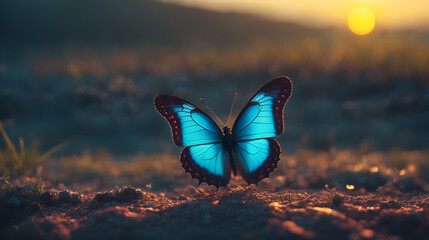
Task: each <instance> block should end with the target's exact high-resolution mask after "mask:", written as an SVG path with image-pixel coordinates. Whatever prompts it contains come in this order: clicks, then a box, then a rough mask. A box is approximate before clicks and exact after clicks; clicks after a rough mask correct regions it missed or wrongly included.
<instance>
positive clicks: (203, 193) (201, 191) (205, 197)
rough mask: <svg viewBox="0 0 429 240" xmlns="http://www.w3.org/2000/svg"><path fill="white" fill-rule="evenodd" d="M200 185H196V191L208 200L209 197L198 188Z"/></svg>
mask: <svg viewBox="0 0 429 240" xmlns="http://www.w3.org/2000/svg"><path fill="white" fill-rule="evenodd" d="M199 186H200V185H199V184H198V185H197V186H196V187H197V191H198V192H200V193H201V195H203V197H204V198H205V199H206V200H207V201H209V199H208V198H207V197H206V195H204V193H203V192H202V191H201V190H200V189H199V188H198V187H199Z"/></svg>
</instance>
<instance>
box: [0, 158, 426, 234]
mask: <svg viewBox="0 0 429 240" xmlns="http://www.w3.org/2000/svg"><path fill="white" fill-rule="evenodd" d="M312 154H313V155H312ZM345 154H347V151H343V152H337V153H335V154H333V153H331V154H330V155H331V157H329V158H328V157H327V156H328V155H326V154H324V153H320V152H319V153H315V152H311V151H302V152H298V153H295V154H293V155H289V156H283V158H288V160H289V161H281V162H280V163H281V164H279V168H278V169H277V170H276V171H275V173H273V174H272V175H271V178H270V179H265V180H263V181H262V182H261V183H260V184H259V185H258V186H257V187H256V186H254V185H252V186H250V187H248V186H246V184H245V183H244V182H243V181H242V180H241V179H240V178H233V179H232V181H231V183H230V184H229V189H224V188H221V189H219V191H217V192H216V188H213V187H209V186H207V185H205V184H202V185H201V186H200V187H199V188H198V190H200V191H201V192H200V191H198V190H197V189H196V187H195V183H196V180H195V179H191V177H190V176H189V175H188V174H186V173H184V171H183V169H181V168H180V164H178V160H177V159H175V157H174V156H169V155H166V156H164V155H163V156H151V157H148V156H140V157H137V158H136V159H134V160H132V161H130V162H123V163H122V164H119V163H117V162H114V161H113V160H109V156H108V155H106V156H104V158H102V159H104V160H98V161H102V164H98V165H97V164H96V163H91V164H88V163H87V164H86V165H85V164H83V162H88V160H85V156H81V157H76V158H74V159H73V162H74V165H77V166H79V165H80V166H81V168H78V167H75V169H74V170H73V168H71V167H70V165H67V164H65V162H70V159H59V160H58V159H57V160H55V161H50V162H47V163H46V164H45V165H44V167H45V173H44V178H43V181H42V180H40V179H37V178H26V177H20V178H2V179H1V192H0V199H1V202H0V221H1V235H2V236H3V237H2V239H427V238H428V237H429V194H428V191H427V190H428V188H427V184H426V183H425V182H424V181H423V180H422V179H421V178H420V177H421V176H422V175H421V174H419V169H422V167H414V169H413V168H411V170H410V168H409V167H408V168H405V169H402V170H397V171H396V170H395V169H393V168H389V167H386V166H385V165H383V163H382V162H378V165H377V166H378V167H376V168H375V167H374V166H372V167H370V166H371V163H373V164H375V162H374V161H375V160H374V157H372V158H373V160H372V162H371V161H369V162H368V161H367V163H366V164H367V166H366V167H365V166H360V167H359V168H356V167H357V166H358V165H357V164H356V163H354V164H352V163H350V164H349V165H344V162H342V161H343V160H341V156H344V155H345ZM349 154H351V155H350V156H349V158H347V159H349V160H350V159H353V157H356V156H355V155H354V153H350V151H349ZM374 154H375V153H369V154H366V155H363V156H360V157H361V158H363V159H371V157H370V156H374ZM378 154H381V153H378ZM407 154H408V155H410V154H411V155H413V154H414V155H416V154H417V155H418V154H420V153H418V152H417V153H416V152H411V153H410V152H407V153H402V154H401V156H402V157H404V156H407ZM332 155H333V156H334V157H332ZM311 156H312V157H311ZM388 157H392V156H391V155H388V156H387V155H383V154H381V155H380V156H379V157H378V158H375V159H379V160H380V159H385V158H388ZM414 157H415V156H414ZM330 158H333V160H332V159H331V160H329V159H330ZM303 159H306V161H304V160H303ZM316 159H317V160H318V161H317V162H314V160H316ZM411 159H415V158H411ZM154 160H158V161H154ZM301 160H302V161H301ZM91 161H94V160H91ZM328 161H329V164H328ZM95 162H97V161H95ZM341 162H342V163H341ZM314 164H316V165H314ZM326 164H328V166H326ZM414 164H416V163H414ZM101 166H104V168H103V167H101ZM323 166H325V167H323ZM339 166H342V168H341V169H340V167H339ZM411 166H413V165H411ZM350 167H353V168H355V170H356V169H360V170H359V171H351V170H350V171H347V169H350ZM49 169H51V170H49ZM65 169H68V172H67V171H66V170H65ZM84 169H85V171H86V172H83V170H84ZM88 169H92V170H91V171H92V172H88V171H89V170H88ZM108 169H110V170H108ZM389 169H390V170H389ZM53 173H57V174H53ZM60 173H61V174H60ZM78 173H79V174H80V175H79V174H78ZM51 174H52V175H51ZM97 174H99V175H97ZM73 176H74V177H73ZM83 176H86V177H83ZM88 176H92V177H88ZM94 176H95V177H94ZM419 176H420V177H419ZM424 176H425V175H423V177H424ZM67 179H69V182H68V181H65V180H67ZM77 179H80V180H77ZM345 183H348V184H345ZM129 185H131V186H134V187H129ZM118 186H119V187H118Z"/></svg>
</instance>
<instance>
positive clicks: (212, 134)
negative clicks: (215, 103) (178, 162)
mask: <svg viewBox="0 0 429 240" xmlns="http://www.w3.org/2000/svg"><path fill="white" fill-rule="evenodd" d="M155 108H156V110H157V111H158V112H159V114H161V116H163V117H164V118H165V120H167V122H168V123H169V124H170V128H171V133H172V137H173V141H174V143H175V144H176V145H177V146H179V147H189V146H195V145H201V144H208V143H220V142H222V137H223V134H222V131H221V130H220V129H219V127H218V126H217V124H216V123H215V122H214V121H213V120H212V119H211V118H210V117H209V116H208V115H207V114H206V113H205V112H204V111H203V110H201V109H200V108H198V107H197V106H195V105H193V104H192V103H190V102H188V101H186V100H183V99H181V98H178V97H174V96H170V95H158V96H157V97H156V98H155Z"/></svg>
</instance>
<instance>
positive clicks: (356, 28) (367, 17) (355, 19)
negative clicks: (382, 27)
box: [348, 7, 375, 35]
mask: <svg viewBox="0 0 429 240" xmlns="http://www.w3.org/2000/svg"><path fill="white" fill-rule="evenodd" d="M348 23H349V28H350V30H351V31H352V32H353V33H354V34H356V35H367V34H369V33H370V32H371V31H372V30H373V29H374V26H375V17H374V14H373V13H372V12H371V10H369V9H368V8H365V7H357V8H355V9H353V11H351V12H350V14H349V19H348Z"/></svg>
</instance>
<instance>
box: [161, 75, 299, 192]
mask: <svg viewBox="0 0 429 240" xmlns="http://www.w3.org/2000/svg"><path fill="white" fill-rule="evenodd" d="M291 94H292V81H291V80H290V79H289V78H287V77H278V78H276V79H274V80H272V81H271V82H269V83H267V84H265V86H263V87H262V88H261V89H260V90H259V91H258V92H257V93H256V94H255V95H254V96H253V97H252V98H251V99H250V100H249V102H248V103H247V104H246V105H245V106H244V108H243V110H242V111H241V112H240V114H239V115H238V117H237V119H236V121H235V123H234V125H233V127H232V129H230V128H228V127H227V126H226V127H224V128H223V130H221V129H220V128H219V127H218V125H217V124H216V123H215V122H214V121H213V120H212V119H211V118H210V117H209V115H207V114H206V113H205V112H204V111H203V110H201V109H200V108H198V107H197V106H195V105H193V104H192V103H189V102H188V101H185V100H183V99H181V98H178V97H174V96H170V95H158V96H157V97H156V98H155V108H156V110H157V111H158V112H159V114H161V116H163V117H164V118H165V119H166V120H167V122H168V123H169V124H170V127H171V131H172V137H173V141H174V143H175V144H176V145H177V146H179V147H185V148H184V149H183V150H182V152H181V154H180V162H181V163H182V167H183V168H184V169H185V171H186V172H188V173H190V174H191V176H192V178H197V179H198V180H199V184H201V183H202V182H205V183H207V184H209V185H214V186H216V187H217V188H219V187H221V186H222V187H226V186H227V184H228V183H229V180H230V179H231V171H232V173H233V174H234V176H236V175H237V171H238V172H239V173H240V175H241V176H242V177H243V179H244V180H245V181H246V182H247V183H248V184H249V185H250V184H257V183H258V182H259V181H261V180H262V179H264V178H267V177H269V174H270V173H271V172H273V171H274V169H275V168H277V163H278V161H279V160H280V153H281V149H280V145H279V143H278V142H277V141H276V140H275V139H273V138H274V137H277V136H280V135H282V134H283V130H284V126H283V109H284V107H285V105H286V102H287V100H288V99H289V97H290V96H291Z"/></svg>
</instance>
